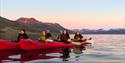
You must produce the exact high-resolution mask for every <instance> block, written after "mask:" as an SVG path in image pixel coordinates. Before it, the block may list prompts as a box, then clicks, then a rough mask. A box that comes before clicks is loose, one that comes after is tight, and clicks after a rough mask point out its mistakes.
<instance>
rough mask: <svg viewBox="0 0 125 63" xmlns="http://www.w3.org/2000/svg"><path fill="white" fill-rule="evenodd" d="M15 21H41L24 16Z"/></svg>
mask: <svg viewBox="0 0 125 63" xmlns="http://www.w3.org/2000/svg"><path fill="white" fill-rule="evenodd" d="M16 21H18V22H22V23H37V24H38V23H41V22H40V21H38V20H36V19H35V18H25V17H20V18H19V19H17V20H16Z"/></svg>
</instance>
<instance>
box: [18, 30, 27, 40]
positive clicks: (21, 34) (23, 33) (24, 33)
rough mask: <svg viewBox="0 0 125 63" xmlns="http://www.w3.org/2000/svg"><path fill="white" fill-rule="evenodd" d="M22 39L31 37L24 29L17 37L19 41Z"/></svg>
mask: <svg viewBox="0 0 125 63" xmlns="http://www.w3.org/2000/svg"><path fill="white" fill-rule="evenodd" d="M20 39H29V37H28V35H27V34H26V31H25V30H24V29H23V30H21V31H20V33H19V35H18V37H17V41H18V42H19V41H20Z"/></svg>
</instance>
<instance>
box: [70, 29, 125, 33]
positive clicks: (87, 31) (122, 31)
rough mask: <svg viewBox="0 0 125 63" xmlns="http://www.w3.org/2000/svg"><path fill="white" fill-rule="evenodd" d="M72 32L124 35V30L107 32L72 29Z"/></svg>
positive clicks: (102, 30)
mask: <svg viewBox="0 0 125 63" xmlns="http://www.w3.org/2000/svg"><path fill="white" fill-rule="evenodd" d="M72 31H80V32H81V33H82V34H125V29H109V30H104V29H97V30H90V29H81V30H78V29H73V30H72Z"/></svg>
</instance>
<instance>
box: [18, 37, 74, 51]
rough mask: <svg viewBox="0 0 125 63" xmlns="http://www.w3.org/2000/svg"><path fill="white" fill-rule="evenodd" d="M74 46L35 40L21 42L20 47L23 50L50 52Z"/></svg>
mask: <svg viewBox="0 0 125 63" xmlns="http://www.w3.org/2000/svg"><path fill="white" fill-rule="evenodd" d="M73 46H74V45H73V44H64V43H61V42H37V41H33V40H25V39H23V40H21V41H20V47H21V49H22V50H49V49H64V48H71V47H73Z"/></svg>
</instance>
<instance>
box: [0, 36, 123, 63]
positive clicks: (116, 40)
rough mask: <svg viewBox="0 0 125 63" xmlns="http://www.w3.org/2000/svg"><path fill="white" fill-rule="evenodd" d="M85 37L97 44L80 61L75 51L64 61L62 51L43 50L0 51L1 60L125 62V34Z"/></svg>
mask: <svg viewBox="0 0 125 63" xmlns="http://www.w3.org/2000/svg"><path fill="white" fill-rule="evenodd" d="M71 37H73V35H71ZM84 37H86V38H88V37H92V38H93V39H94V40H95V46H94V48H92V49H86V50H85V51H83V52H84V53H83V54H80V57H79V61H76V60H77V59H78V58H75V56H77V55H76V54H74V53H71V54H70V58H68V60H69V61H67V62H64V61H62V58H60V56H61V54H60V53H51V54H46V55H43V54H41V55H39V53H41V51H28V52H21V53H19V51H15V52H12V51H6V52H0V56H1V57H0V61H1V63H125V35H84ZM49 51H50V50H49ZM49 51H42V52H49ZM55 51H56V50H55ZM31 52H32V53H31ZM20 58H21V59H20Z"/></svg>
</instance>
